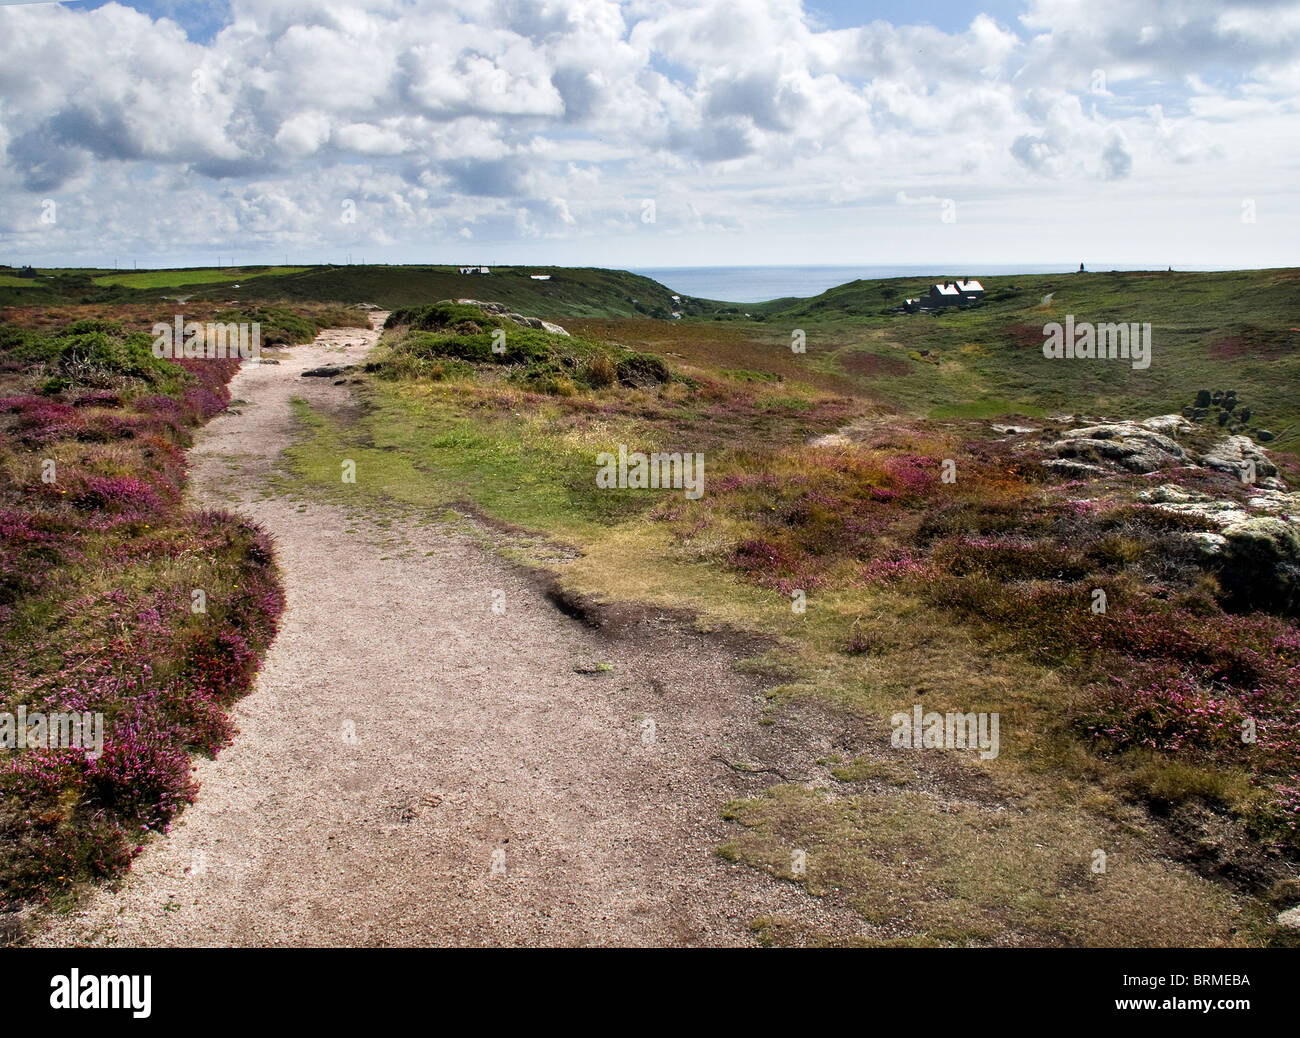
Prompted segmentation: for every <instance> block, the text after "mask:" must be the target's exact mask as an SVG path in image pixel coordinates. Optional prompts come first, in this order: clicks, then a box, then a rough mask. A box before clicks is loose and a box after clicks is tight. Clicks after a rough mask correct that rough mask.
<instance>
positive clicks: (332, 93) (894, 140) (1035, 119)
mask: <svg viewBox="0 0 1300 1038" xmlns="http://www.w3.org/2000/svg"><path fill="white" fill-rule="evenodd" d="M1297 170H1300V0H1249V2H1240V0H986V2H985V3H983V4H979V3H976V4H962V3H941V2H937V0H882V2H878V3H870V2H864V3H851V2H848V0H803V2H801V0H627V2H623V3H619V2H614V0H477V2H475V0H133V2H126V3H123V2H112V3H105V2H100V0H92V2H84V3H62V4H61V3H5V2H3V0H0V262H3V263H9V264H14V265H18V264H25V263H31V264H34V265H37V266H110V267H111V266H114V265H116V266H121V267H127V268H129V267H131V266H132V265H138V266H140V267H155V266H195V265H210V264H212V263H214V262H217V261H218V260H220V262H222V263H224V264H231V263H239V264H255V263H283V262H286V261H288V262H290V263H322V262H332V263H341V262H346V261H348V259H349V258H350V259H351V260H352V261H354V262H361V261H362V260H364V261H366V262H369V263H377V262H392V263H488V264H507V263H521V264H538V265H540V264H556V265H582V266H588V265H590V266H612V267H623V268H634V267H640V268H644V267H673V266H706V265H754V264H771V265H797V264H866V265H876V266H879V265H891V264H897V265H916V264H941V265H950V266H953V267H958V266H959V267H961V268H962V269H964V270H969V271H977V270H978V269H979V266H980V264H988V265H990V266H994V265H996V266H1007V265H1015V264H1022V263H1023V264H1026V265H1041V264H1055V263H1059V264H1061V265H1062V268H1063V269H1066V268H1071V267H1074V266H1077V264H1078V263H1079V262H1080V261H1085V262H1088V264H1089V266H1091V267H1094V268H1103V269H1110V268H1112V267H1148V268H1149V267H1160V268H1163V267H1165V266H1173V267H1174V268H1175V269H1184V270H1186V269H1224V268H1246V267H1271V266H1293V265H1300V258H1298V256H1297V242H1298V241H1300V234H1297V231H1300V184H1298V183H1297Z"/></svg>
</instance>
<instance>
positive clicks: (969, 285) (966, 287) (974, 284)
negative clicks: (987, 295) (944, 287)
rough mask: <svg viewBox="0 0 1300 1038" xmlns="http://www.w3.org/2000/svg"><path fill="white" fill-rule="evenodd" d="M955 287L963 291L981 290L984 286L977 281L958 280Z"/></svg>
mask: <svg viewBox="0 0 1300 1038" xmlns="http://www.w3.org/2000/svg"><path fill="white" fill-rule="evenodd" d="M957 287H958V288H960V289H961V290H962V291H963V292H983V291H984V286H983V285H981V284H980V283H979V282H978V281H958V282H957Z"/></svg>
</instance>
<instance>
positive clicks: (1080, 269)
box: [1079, 263, 1087, 274]
mask: <svg viewBox="0 0 1300 1038" xmlns="http://www.w3.org/2000/svg"><path fill="white" fill-rule="evenodd" d="M1079 273H1080V274H1086V273H1087V271H1086V270H1084V269H1083V264H1082V263H1080V264H1079Z"/></svg>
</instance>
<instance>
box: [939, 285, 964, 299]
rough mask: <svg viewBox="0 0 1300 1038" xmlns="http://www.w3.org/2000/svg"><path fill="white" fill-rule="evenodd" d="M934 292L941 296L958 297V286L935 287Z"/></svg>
mask: <svg viewBox="0 0 1300 1038" xmlns="http://www.w3.org/2000/svg"><path fill="white" fill-rule="evenodd" d="M933 291H935V292H938V293H939V294H940V295H941V296H955V295H958V294H959V293H958V291H957V286H956V285H935V286H934V289H933Z"/></svg>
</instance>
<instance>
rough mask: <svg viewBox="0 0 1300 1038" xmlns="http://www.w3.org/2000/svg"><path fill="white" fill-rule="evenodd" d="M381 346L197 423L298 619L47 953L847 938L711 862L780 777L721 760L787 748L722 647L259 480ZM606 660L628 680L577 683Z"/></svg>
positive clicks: (286, 368) (334, 346) (335, 350)
mask: <svg viewBox="0 0 1300 1038" xmlns="http://www.w3.org/2000/svg"><path fill="white" fill-rule="evenodd" d="M375 339H376V333H374V332H368V331H361V330H355V329H353V330H346V329H345V330H333V331H330V332H326V333H324V334H323V335H322V336H321V337H320V338H319V339H318V340H317V342H315V343H313V344H312V345H311V346H305V347H298V348H296V349H294V350H293V351H290V352H289V354H288V355H286V356H285V359H284V360H283V362H282V363H281V364H280V365H277V366H271V365H259V366H248V365H246V366H245V368H244V370H243V371H241V372H240V374H239V375H238V376H237V378H236V380H235V383H234V385H233V386H232V390H233V393H234V396H235V397H236V398H237V400H239V401H241V402H240V403H237V404H235V405H233V406H234V409H235V411H234V412H232V413H228V414H226V415H223V416H221V417H219V418H218V419H216V420H215V421H213V422H212V423H211V424H210V425H209V426H208V427H207V428H206V429H205V430H204V431H203V432H202V434H201V436H200V437H199V441H198V444H197V445H196V447H195V448H194V450H193V451H192V453H191V463H192V479H193V488H194V494H195V498H196V501H197V503H200V504H203V505H207V506H214V507H225V508H234V509H237V510H238V511H240V512H242V513H243V514H247V515H250V516H252V517H253V518H255V519H256V520H258V521H259V522H261V523H263V524H264V525H265V526H266V527H267V528H268V529H269V530H270V531H271V532H272V533H273V534H274V536H275V538H276V542H277V545H278V548H279V553H280V565H281V568H282V570H283V573H284V579H285V583H286V587H287V592H288V609H287V611H286V614H285V617H284V622H283V626H282V632H281V634H280V636H279V638H278V639H277V640H276V642H275V644H274V646H273V647H272V649H271V652H270V654H269V655H268V657H267V660H266V663H265V666H264V668H263V671H262V674H261V676H260V678H259V680H258V682H257V686H256V688H255V690H254V691H253V692H252V693H251V694H250V695H249V696H248V697H247V698H246V699H244V700H243V701H242V702H241V703H240V704H239V705H238V707H237V709H236V711H235V718H236V721H237V723H238V725H239V728H240V734H239V735H238V736H237V738H236V740H235V742H234V745H232V746H231V747H229V748H228V749H226V750H225V751H224V752H223V753H222V754H221V755H220V756H219V758H218V759H217V760H215V761H207V760H203V761H199V762H197V778H198V779H199V781H200V782H201V789H200V792H199V796H198V800H197V802H196V803H195V804H194V805H193V806H192V807H190V808H189V809H188V810H187V811H186V812H185V813H184V814H183V815H182V817H181V818H180V820H179V821H178V823H177V824H176V826H175V827H174V828H173V831H172V832H171V834H170V835H169V836H167V837H166V838H158V839H155V840H153V841H151V842H150V843H149V845H148V846H147V847H146V848H145V850H144V851H143V852H142V853H141V855H140V856H139V858H138V859H137V860H136V862H135V865H134V867H133V869H132V871H131V873H130V874H129V875H128V876H127V877H126V878H125V879H124V880H123V881H122V883H121V884H120V885H119V886H118V887H117V888H116V889H110V888H107V887H105V888H100V889H97V890H95V891H93V892H92V893H90V894H89V895H88V897H87V898H86V900H85V901H84V902H83V904H82V906H81V907H80V908H79V909H78V910H76V911H75V912H73V913H71V914H69V915H66V916H61V917H57V918H55V919H53V920H51V921H49V922H48V923H47V925H46V927H45V929H44V930H43V931H42V932H39V933H37V934H36V935H35V936H34V938H33V943H34V944H46V945H50V944H53V945H69V944H97V945H98V944H119V945H266V944H271V945H349V944H357V945H421V944H438V945H448V944H450V945H462V944H465V945H471V944H472V945H478V944H492V945H497V944H506V945H530V944H546V945H570V944H656V945H658V944H745V943H752V942H753V940H754V937H753V934H752V933H751V931H750V923H751V921H752V920H753V919H754V918H755V917H756V916H760V915H774V914H775V915H783V916H795V917H798V918H800V919H802V920H803V921H804V922H805V923H807V924H811V925H812V926H815V927H819V928H822V929H824V930H842V929H843V928H844V926H845V925H847V924H846V922H845V919H844V917H843V916H842V915H840V914H839V913H838V912H837V910H835V909H834V908H832V907H831V906H830V905H829V904H828V903H827V902H825V901H823V900H818V899H814V898H809V897H808V896H807V895H805V894H804V893H803V891H802V889H801V888H799V887H796V886H795V885H793V884H789V883H783V882H780V881H777V880H773V879H769V878H766V877H765V876H763V875H762V874H759V873H756V872H754V871H752V870H750V869H746V868H743V867H740V866H734V865H729V864H727V863H726V862H724V861H722V860H720V859H719V858H718V857H717V856H716V855H715V854H714V849H715V848H716V847H717V845H718V844H719V843H720V842H722V841H723V840H725V839H726V838H727V836H728V833H727V830H726V823H724V822H723V821H722V820H721V819H720V817H719V807H720V805H721V804H722V803H723V802H724V801H725V800H726V799H728V798H729V797H732V796H736V795H741V794H745V793H752V792H755V791H757V790H758V789H761V788H762V786H763V785H764V784H765V783H766V782H768V781H771V780H772V779H771V778H770V776H769V777H756V776H746V775H738V774H737V773H736V772H735V771H734V770H733V769H731V768H729V767H728V766H727V764H726V763H725V761H726V760H730V761H736V760H746V759H752V757H749V756H747V751H748V750H750V749H752V747H751V746H749V745H748V743H749V741H750V740H752V739H754V738H756V737H757V738H767V737H770V736H767V735H764V736H756V735H755V734H754V733H755V732H757V731H758V730H759V729H758V726H757V725H756V720H757V717H758V714H759V710H760V708H761V696H760V695H759V692H758V689H757V687H756V686H754V685H752V684H750V683H749V679H748V678H744V677H741V676H740V675H738V674H737V673H736V672H735V671H734V670H733V669H732V667H731V663H732V659H733V657H732V655H731V654H730V653H729V652H727V651H725V650H724V649H723V648H722V647H721V646H719V645H717V644H716V643H714V642H712V641H707V640H705V639H703V638H700V637H698V636H695V635H691V634H685V633H682V632H680V630H679V629H678V627H677V626H676V625H673V624H669V623H667V622H656V621H655V618H653V617H652V618H650V619H649V620H648V621H646V622H645V623H642V624H641V625H640V626H639V627H638V628H637V629H636V630H633V631H631V632H629V633H628V634H626V635H625V636H623V637H620V638H618V639H616V640H611V639H610V638H608V637H606V636H604V635H602V634H601V633H599V632H594V631H591V630H589V629H588V628H586V627H584V626H583V625H581V624H580V623H578V622H576V621H574V620H572V619H570V618H568V617H566V616H564V615H562V614H561V613H559V612H558V611H557V610H556V609H555V607H554V606H553V605H552V604H551V603H550V602H549V601H547V599H546V598H545V596H544V595H542V594H541V593H540V592H539V591H538V590H536V589H535V588H534V587H533V586H532V585H531V584H530V583H528V582H527V581H526V580H525V579H523V578H522V577H521V576H520V575H519V574H518V573H517V572H516V571H515V570H514V569H512V568H511V567H510V566H508V565H507V564H505V563H503V562H501V561H500V560H498V559H496V558H495V557H493V556H491V555H489V554H486V553H484V552H483V551H481V550H480V549H479V548H477V547H476V546H475V545H474V544H473V543H472V542H471V541H470V540H468V539H466V538H465V537H464V536H462V535H458V534H454V533H452V532H449V531H448V530H446V529H445V528H441V527H437V526H425V527H416V526H410V527H405V528H400V529H399V528H398V527H396V526H394V527H393V528H391V529H387V530H384V529H380V528H379V527H377V526H375V525H373V524H370V523H366V522H353V521H351V520H349V518H348V515H347V513H346V512H345V511H344V510H343V509H341V508H337V507H332V506H326V505H321V504H317V503H311V504H308V505H303V504H302V503H299V502H295V501H292V500H289V499H286V498H284V497H282V496H278V495H274V494H269V493H268V492H267V491H268V482H267V477H268V476H269V475H270V474H271V473H272V472H273V470H274V469H275V466H276V464H277V457H278V455H279V453H280V451H281V449H282V448H283V447H284V446H285V445H286V444H287V443H289V442H290V441H291V439H292V438H293V436H294V435H295V427H294V423H293V419H292V412H291V406H290V403H291V400H292V399H293V397H294V396H301V397H304V398H306V399H308V400H310V401H312V402H313V403H315V404H317V405H318V406H322V407H331V406H332V407H339V406H345V405H346V403H347V401H348V399H349V396H348V394H349V393H350V389H349V387H346V386H335V385H333V384H332V382H331V380H328V379H304V378H301V377H300V376H301V373H302V372H303V371H305V370H307V369H309V368H313V367H317V366H319V365H321V364H324V363H338V362H339V361H340V358H345V359H346V362H348V363H356V362H357V361H358V360H360V359H361V358H362V357H364V355H365V353H366V352H367V351H368V350H369V349H370V347H371V346H372V345H373V343H374V341H375ZM345 344H348V345H346V347H345ZM494 591H499V592H504V599H503V601H504V604H505V610H506V611H505V614H504V615H500V614H498V613H495V612H493V609H492V604H493V601H494V595H493V592H494ZM592 663H609V664H612V665H613V670H612V671H609V672H603V673H597V674H581V673H577V672H575V669H574V668H575V665H582V664H592ZM651 722H653V730H651V727H650V723H651ZM777 737H779V736H777ZM814 749H815V748H814ZM719 758H723V759H719ZM832 914H834V915H836V917H837V918H831V916H832Z"/></svg>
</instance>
